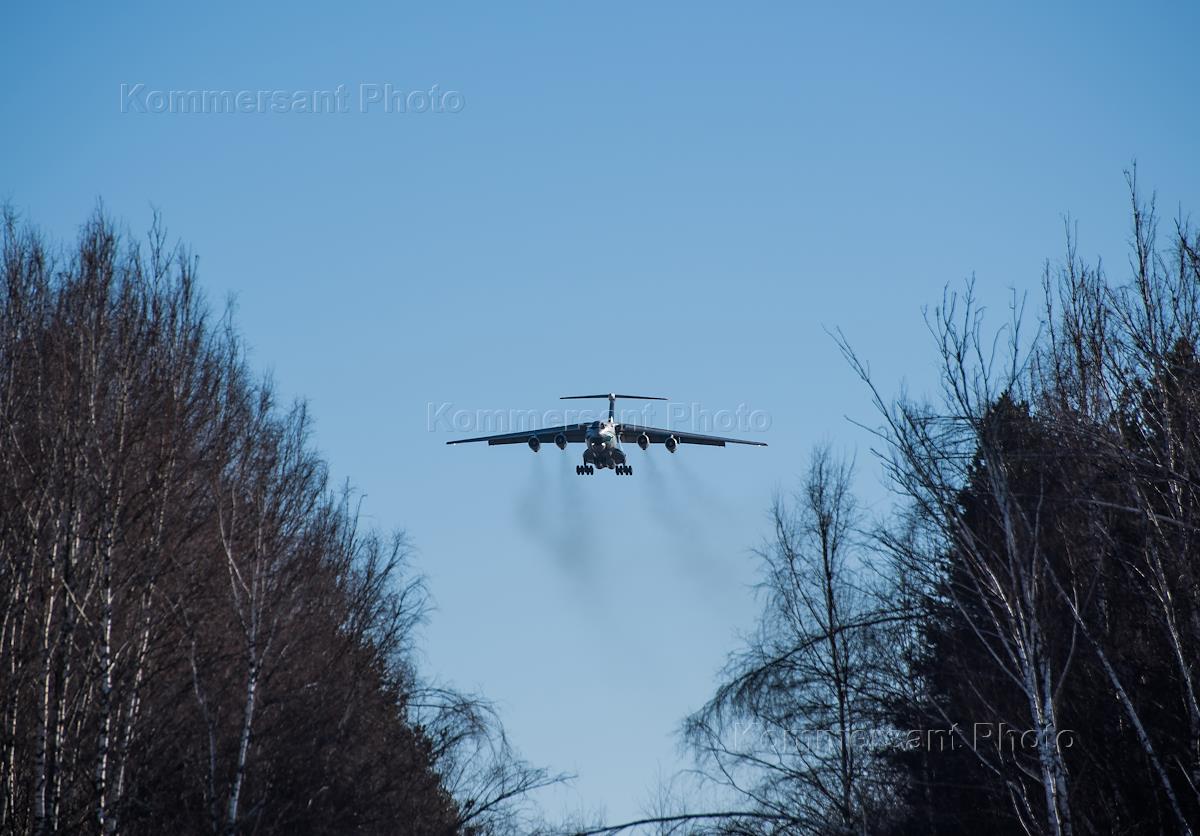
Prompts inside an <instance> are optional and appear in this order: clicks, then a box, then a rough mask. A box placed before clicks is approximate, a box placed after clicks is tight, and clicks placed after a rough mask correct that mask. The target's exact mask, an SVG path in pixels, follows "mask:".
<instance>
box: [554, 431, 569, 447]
mask: <svg viewBox="0 0 1200 836" xmlns="http://www.w3.org/2000/svg"><path fill="white" fill-rule="evenodd" d="M554 443H555V444H557V445H558V449H559V450H566V449H567V437H566V436H565V435H563V434H562V433H559V434H558V435H556V436H554Z"/></svg>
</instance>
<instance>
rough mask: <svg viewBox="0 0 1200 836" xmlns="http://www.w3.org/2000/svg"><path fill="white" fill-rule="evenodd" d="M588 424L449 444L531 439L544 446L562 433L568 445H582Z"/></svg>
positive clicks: (469, 439) (505, 434)
mask: <svg viewBox="0 0 1200 836" xmlns="http://www.w3.org/2000/svg"><path fill="white" fill-rule="evenodd" d="M587 428H588V425H587V424H566V425H564V426H561V427H546V428H544V429H540V430H524V431H522V432H515V433H500V434H499V435H481V436H479V437H478V438H459V439H455V440H454V441H447V442H446V443H447V444H467V443H469V442H472V441H486V442H487V443H488V444H525V443H526V442H527V441H529V439H531V438H536V439H537V440H538V441H540V442H541V443H542V444H553V443H554V439H555V437H556V436H557V435H558V434H559V433H562V434H563V435H564V436H566V439H567V442H568V443H581V442H583V440H584V435H585V434H586V432H587Z"/></svg>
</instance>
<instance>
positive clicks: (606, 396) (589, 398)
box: [559, 393, 667, 401]
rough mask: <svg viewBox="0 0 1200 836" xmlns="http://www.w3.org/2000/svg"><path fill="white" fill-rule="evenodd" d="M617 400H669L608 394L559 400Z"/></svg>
mask: <svg viewBox="0 0 1200 836" xmlns="http://www.w3.org/2000/svg"><path fill="white" fill-rule="evenodd" d="M617 398H625V399H626V400H630V401H665V400H667V398H658V397H655V396H653V395H611V394H607V393H606V394H603V395H563V396H562V397H561V398H559V400H560V401H582V400H593V399H600V400H605V399H607V400H610V401H614V400H616V399H617Z"/></svg>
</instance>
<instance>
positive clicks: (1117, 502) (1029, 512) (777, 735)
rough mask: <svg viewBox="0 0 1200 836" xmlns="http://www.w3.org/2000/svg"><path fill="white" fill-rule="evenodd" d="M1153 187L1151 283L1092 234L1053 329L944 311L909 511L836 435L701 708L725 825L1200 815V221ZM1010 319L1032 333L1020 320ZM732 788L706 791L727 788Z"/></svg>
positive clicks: (1179, 819)
mask: <svg viewBox="0 0 1200 836" xmlns="http://www.w3.org/2000/svg"><path fill="white" fill-rule="evenodd" d="M1130 187H1131V193H1132V196H1133V201H1132V205H1133V229H1132V236H1131V242H1132V247H1131V249H1132V253H1131V258H1130V265H1131V274H1132V275H1131V278H1130V279H1129V281H1127V282H1124V283H1113V282H1110V281H1109V280H1108V279H1107V278H1106V277H1105V275H1104V273H1103V272H1102V271H1101V270H1100V269H1099V267H1093V266H1089V265H1086V264H1084V263H1083V262H1081V261H1080V259H1079V258H1078V257H1077V255H1076V253H1075V247H1074V240H1073V236H1071V235H1069V236H1068V253H1067V258H1066V260H1065V262H1064V263H1063V265H1062V266H1061V268H1058V269H1054V270H1051V269H1050V268H1047V272H1046V277H1045V282H1044V300H1045V307H1044V313H1043V316H1042V317H1041V318H1040V319H1041V323H1040V324H1041V327H1040V328H1039V330H1038V333H1037V334H1036V335H1035V336H1033V337H1032V338H1025V337H1022V335H1021V331H1020V325H1021V324H1022V320H1023V319H1024V317H1023V313H1022V310H1021V308H1022V306H1021V305H1014V306H1013V322H1012V324H1011V325H1010V326H1009V327H1007V328H1005V329H1004V330H1003V331H1002V332H1001V338H989V337H988V336H986V335H985V333H984V329H983V324H982V310H981V308H980V306H979V304H978V302H977V301H976V298H975V296H974V294H973V292H972V289H970V288H968V291H967V292H966V294H965V295H962V296H956V295H954V294H950V295H948V296H947V298H946V300H945V303H944V304H943V305H942V306H940V307H939V308H938V309H937V310H935V311H933V312H932V314H931V315H930V317H929V324H930V329H931V332H932V334H933V335H934V337H935V340H936V344H937V346H938V348H939V360H940V369H941V380H942V394H941V397H940V398H939V399H935V400H933V401H915V400H912V399H910V398H907V397H902V398H900V399H891V398H888V397H886V396H883V395H881V394H880V392H879V390H878V389H877V388H876V385H875V383H874V382H873V381H872V379H871V376H870V374H869V371H868V369H867V367H866V364H865V363H864V362H862V361H860V360H859V358H858V357H857V356H856V355H855V353H854V352H853V351H852V350H851V349H850V347H849V345H848V344H847V343H846V342H845V341H844V340H842V341H841V345H842V348H843V349H844V351H845V352H846V356H847V358H848V359H849V360H850V363H851V366H852V368H853V369H854V370H855V371H856V372H857V373H858V374H859V375H860V376H861V377H862V378H863V380H864V381H865V382H866V383H867V384H868V386H869V390H870V391H871V393H872V394H873V397H874V399H875V403H876V406H877V407H878V409H879V411H880V414H881V416H882V417H883V422H882V425H881V427H880V428H879V430H878V436H879V439H880V454H881V456H882V457H883V461H884V463H885V465H886V469H887V472H888V474H889V477H890V481H891V483H892V486H893V487H894V488H895V490H896V492H897V494H898V495H899V496H900V497H901V500H902V501H901V503H900V505H899V507H898V510H895V511H893V512H891V515H890V517H889V518H886V519H884V520H882V521H881V522H880V523H879V524H878V525H876V526H873V527H871V528H870V530H867V527H866V526H865V525H860V524H858V523H857V522H854V521H853V520H854V514H855V508H854V503H853V498H852V497H851V496H850V495H849V492H848V491H847V490H846V485H847V475H846V472H845V470H844V469H843V468H842V467H840V466H837V465H836V462H835V463H834V464H833V465H831V458H830V454H829V453H828V451H824V450H818V452H817V453H816V455H815V457H814V460H813V464H812V467H811V469H810V472H809V474H808V477H807V479H806V481H805V483H804V487H803V489H802V490H801V491H800V492H799V493H798V494H797V496H796V497H795V498H794V500H793V501H788V502H783V503H780V504H779V505H778V506H777V510H776V514H775V520H776V526H775V529H776V530H775V533H774V536H773V537H772V538H771V539H770V540H769V542H768V545H767V547H766V548H765V549H764V550H763V551H762V558H763V561H764V582H763V586H764V590H765V593H766V597H765V602H766V607H765V610H764V615H763V618H762V621H761V624H760V629H759V630H758V631H757V632H756V633H755V634H754V635H752V636H751V637H750V639H749V642H748V644H747V647H746V649H745V650H744V651H742V652H741V653H739V654H737V655H735V656H734V657H733V658H732V659H731V662H730V667H729V670H728V675H727V679H726V682H725V684H724V685H723V686H722V687H721V688H720V689H719V690H718V692H717V694H716V695H715V696H714V698H713V699H712V701H711V702H710V703H709V704H708V705H707V706H705V708H704V709H703V710H701V711H700V712H698V713H696V714H695V715H693V716H692V717H691V718H690V719H689V721H688V723H687V725H686V732H687V739H688V740H689V742H690V743H691V744H692V746H693V749H694V751H695V752H696V753H697V755H698V758H699V762H700V766H701V768H702V770H703V771H704V774H706V775H707V776H708V778H709V780H710V784H709V786H710V787H711V786H720V787H724V788H725V790H726V791H727V792H729V793H730V794H731V797H732V798H733V799H734V801H733V802H732V803H731V804H730V805H729V807H730V809H731V810H734V811H741V812H731V813H729V814H725V815H721V816H718V817H713V816H707V815H706V817H705V818H703V819H689V818H688V816H687V815H686V808H685V809H684V810H682V811H680V813H681V814H680V815H678V816H676V817H674V818H672V817H667V816H664V817H661V820H660V822H659V823H660V826H666V825H667V824H668V823H669V825H670V828H671V829H678V828H680V827H691V828H693V829H701V830H717V831H721V832H728V833H777V832H787V833H830V834H849V833H897V834H900V833H905V834H936V833H962V832H967V831H978V832H996V833H1027V834H1054V835H1055V836H1069V834H1083V833H1087V834H1094V833H1122V834H1127V833H1147V834H1149V833H1191V832H1193V830H1195V829H1196V828H1197V827H1198V826H1200V682H1198V681H1197V677H1198V675H1200V673H1198V670H1197V668H1198V666H1200V571H1198V570H1197V565H1200V536H1198V535H1200V356H1198V354H1197V347H1198V346H1200V255H1198V253H1200V239H1198V237H1197V236H1196V235H1195V233H1194V232H1192V231H1191V230H1189V228H1188V226H1187V225H1186V223H1184V222H1182V221H1180V222H1179V223H1177V224H1176V226H1175V228H1174V230H1173V231H1172V235H1171V236H1170V240H1169V242H1168V243H1167V244H1165V245H1162V244H1160V243H1159V240H1158V235H1159V233H1158V225H1157V221H1156V218H1155V214H1154V210H1153V205H1152V204H1151V205H1150V206H1149V207H1147V206H1146V205H1145V204H1143V203H1142V202H1141V201H1140V200H1139V198H1138V196H1137V190H1136V185H1135V183H1134V181H1133V178H1132V176H1131V177H1130ZM1004 334H1007V338H1006V339H1005V338H1003V335H1004ZM706 806H707V805H706Z"/></svg>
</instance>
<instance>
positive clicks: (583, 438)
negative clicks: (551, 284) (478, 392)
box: [446, 394, 767, 476]
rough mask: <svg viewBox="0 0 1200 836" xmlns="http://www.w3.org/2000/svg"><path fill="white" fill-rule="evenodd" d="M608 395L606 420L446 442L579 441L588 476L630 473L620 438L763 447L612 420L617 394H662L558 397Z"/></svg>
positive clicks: (640, 442) (533, 444)
mask: <svg viewBox="0 0 1200 836" xmlns="http://www.w3.org/2000/svg"><path fill="white" fill-rule="evenodd" d="M604 398H607V399H608V420H607V421H592V422H591V423H585V424H565V425H563V426H561V427H547V428H545V429H541V430H533V431H522V432H515V433H501V434H499V435H483V436H479V437H478V438H459V439H456V440H454V441H447V442H446V443H447V444H469V443H471V442H473V441H486V442H487V443H488V445H492V444H520V443H522V442H524V443H526V444H528V445H529V449H530V450H532V451H533V452H535V453H536V452H537V451H538V450H539V449H541V446H542V445H543V444H550V443H553V444H554V445H555V446H557V447H558V449H559V450H565V449H567V445H568V444H572V443H580V442H582V443H583V444H585V445H586V448H585V449H584V451H583V464H582V465H576V466H575V474H576V475H577V476H592V475H594V474H595V472H596V469H597V468H599V469H600V470H604V469H605V468H610V469H611V470H612V471H613V473H615V474H617V475H618V476H632V475H633V465H631V464H629V463H628V462H627V460H626V457H625V451H624V450H622V449H621V443H622V442H627V443H628V442H634V443H636V444H637V446H638V447H641V448H642V449H643V450H646V449H648V448H649V447H650V445H651V444H661V445H663V446H664V447H666V448H667V452H669V453H674V452H675V451H676V450H677V449H678V448H679V445H680V444H703V445H706V446H708V447H724V446H725V445H726V444H749V445H752V446H754V447H766V446H767V445H766V443H765V442H762V441H743V440H742V439H740V438H721V437H720V436H716V435H700V434H698V433H685V432H680V431H679V430H662V429H658V428H656V427H643V426H640V425H639V424H625V423H618V422H617V420H616V405H617V398H625V399H627V400H635V401H665V400H666V398H655V397H648V396H645V395H613V394H608V395H566V396H564V397H562V398H560V399H559V400H564V401H577V400H592V399H604Z"/></svg>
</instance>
